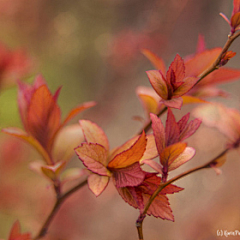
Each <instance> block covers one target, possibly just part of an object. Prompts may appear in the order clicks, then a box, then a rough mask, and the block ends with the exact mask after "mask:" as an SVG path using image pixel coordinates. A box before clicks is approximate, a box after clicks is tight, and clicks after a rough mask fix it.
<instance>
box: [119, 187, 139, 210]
mask: <svg viewBox="0 0 240 240" xmlns="http://www.w3.org/2000/svg"><path fill="white" fill-rule="evenodd" d="M130 189H131V187H130ZM117 191H118V193H119V195H120V196H121V197H122V198H123V200H124V201H125V202H126V203H128V204H129V205H130V206H132V207H134V208H138V203H137V202H136V200H135V198H134V197H133V195H132V191H131V192H130V190H129V188H128V187H125V188H117Z"/></svg>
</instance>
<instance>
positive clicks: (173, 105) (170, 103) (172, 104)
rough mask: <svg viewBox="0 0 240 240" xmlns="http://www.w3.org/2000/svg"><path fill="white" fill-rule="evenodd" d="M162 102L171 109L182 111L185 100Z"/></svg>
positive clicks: (176, 99)
mask: <svg viewBox="0 0 240 240" xmlns="http://www.w3.org/2000/svg"><path fill="white" fill-rule="evenodd" d="M161 102H162V103H163V104H164V105H165V106H166V107H169V108H176V109H181V107H182V104H183V100H182V98H181V97H179V98H172V99H171V100H161Z"/></svg>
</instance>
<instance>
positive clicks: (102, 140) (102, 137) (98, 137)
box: [79, 120, 109, 151]
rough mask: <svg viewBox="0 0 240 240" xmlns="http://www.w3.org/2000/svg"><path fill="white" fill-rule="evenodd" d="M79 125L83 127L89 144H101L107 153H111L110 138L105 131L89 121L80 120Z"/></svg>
mask: <svg viewBox="0 0 240 240" xmlns="http://www.w3.org/2000/svg"><path fill="white" fill-rule="evenodd" d="M79 123H80V126H81V127H82V130H83V133H84V136H85V140H86V141H87V142H88V143H98V144H101V145H102V146H103V147H105V149H106V150H107V151H109V143H108V138H107V136H106V134H105V133H104V131H103V130H102V129H101V128H100V127H99V126H98V125H97V124H95V123H93V122H91V121H88V120H80V121H79Z"/></svg>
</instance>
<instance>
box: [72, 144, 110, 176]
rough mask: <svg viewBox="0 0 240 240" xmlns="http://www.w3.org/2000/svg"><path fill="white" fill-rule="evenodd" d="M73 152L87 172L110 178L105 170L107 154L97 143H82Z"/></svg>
mask: <svg viewBox="0 0 240 240" xmlns="http://www.w3.org/2000/svg"><path fill="white" fill-rule="evenodd" d="M75 152H76V154H77V155H78V157H79V158H80V160H81V161H82V162H83V164H84V165H85V166H86V167H87V169H88V170H90V171H92V172H94V173H97V174H99V175H103V176H110V175H111V174H110V172H109V171H108V170H107V168H106V166H107V161H108V152H107V150H106V149H105V148H104V147H103V146H102V145H99V144H97V143H82V144H81V145H80V146H79V147H77V148H75Z"/></svg>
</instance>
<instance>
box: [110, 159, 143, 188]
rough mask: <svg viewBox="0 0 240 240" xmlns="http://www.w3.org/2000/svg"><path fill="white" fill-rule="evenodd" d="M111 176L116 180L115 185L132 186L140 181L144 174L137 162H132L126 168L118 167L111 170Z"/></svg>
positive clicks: (119, 186) (118, 186)
mask: <svg viewBox="0 0 240 240" xmlns="http://www.w3.org/2000/svg"><path fill="white" fill-rule="evenodd" d="M113 177H114V179H115V182H116V187H117V188H121V187H127V186H130V187H133V186H138V185H139V184H141V183H142V181H143V179H144V177H145V174H144V172H143V171H142V169H141V168H140V165H139V163H134V164H132V165H131V166H129V167H126V168H118V169H114V170H113Z"/></svg>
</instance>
